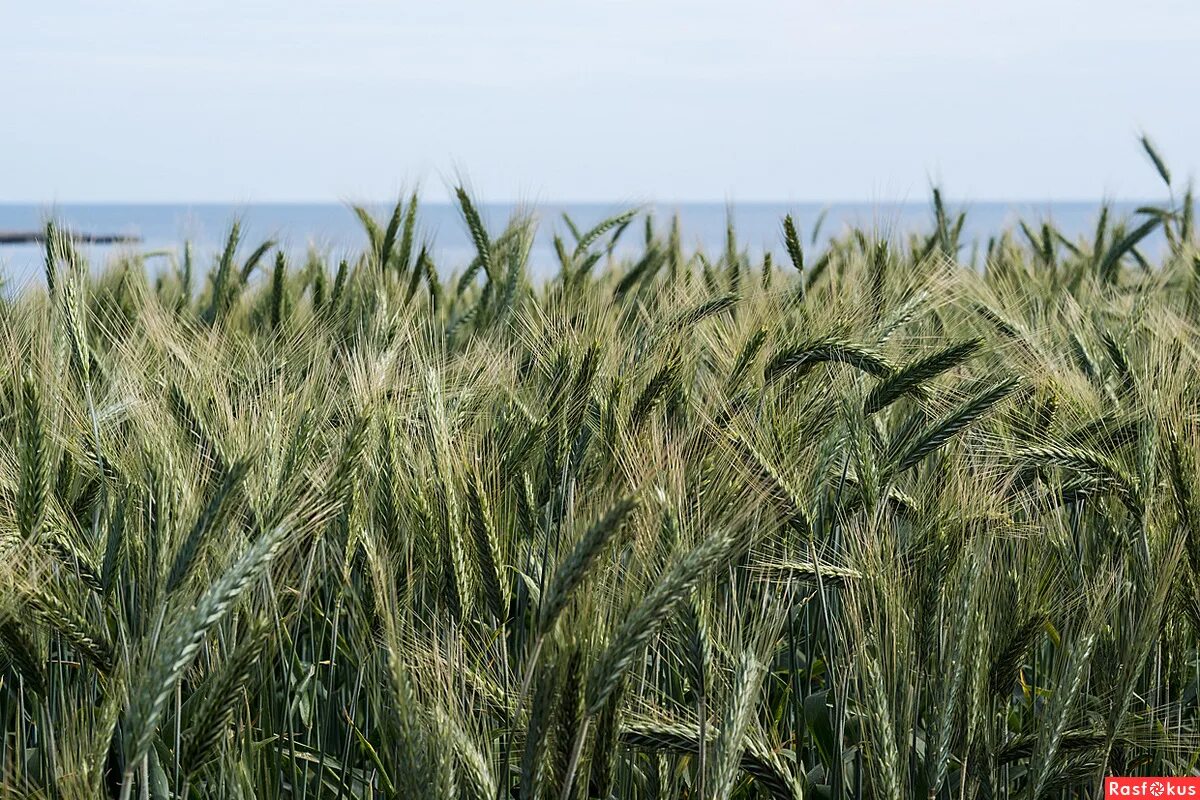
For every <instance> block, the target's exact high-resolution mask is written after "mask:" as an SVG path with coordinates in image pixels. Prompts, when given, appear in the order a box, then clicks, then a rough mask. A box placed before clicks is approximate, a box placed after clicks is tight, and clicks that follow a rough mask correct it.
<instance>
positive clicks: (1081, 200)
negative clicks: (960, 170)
mask: <svg viewBox="0 0 1200 800" xmlns="http://www.w3.org/2000/svg"><path fill="white" fill-rule="evenodd" d="M473 199H474V198H473ZM932 199H933V198H932V195H930V196H928V197H923V198H921V199H915V200H904V199H879V198H876V199H871V200H866V199H849V198H838V199H833V200H828V199H826V200H818V199H811V198H804V199H754V200H730V199H725V200H717V199H670V200H643V201H631V200H617V199H611V200H595V199H592V200H538V201H530V200H512V199H505V200H483V199H477V200H475V202H476V203H477V204H479V205H485V206H529V207H531V208H537V207H541V206H606V207H621V208H638V207H641V206H727V207H732V208H737V207H739V206H789V205H792V206H830V207H832V206H849V205H855V206H912V205H929V204H931V203H932ZM1170 199H1171V197H1170V195H1168V196H1166V197H1099V198H1095V197H1091V198H1089V197H1033V198H1029V197H1017V198H996V197H975V198H972V197H954V196H945V195H943V201H944V202H945V203H947V204H958V205H962V204H966V205H972V204H977V205H978V204H983V205H1040V204H1049V205H1097V206H1099V205H1103V204H1119V205H1134V204H1146V203H1159V202H1162V201H1164V200H1170ZM418 201H419V203H420V205H425V206H457V205H458V203H457V202H455V201H454V200H453V199H451V198H446V199H443V200H423V199H421V198H420V196H419V195H418ZM395 202H396V201H395V200H335V199H328V198H327V199H320V200H0V207H14V206H21V207H29V206H37V207H42V208H54V207H55V206H226V207H228V206H234V207H237V206H246V207H253V206H342V207H350V206H351V205H368V206H391V205H394V204H395Z"/></svg>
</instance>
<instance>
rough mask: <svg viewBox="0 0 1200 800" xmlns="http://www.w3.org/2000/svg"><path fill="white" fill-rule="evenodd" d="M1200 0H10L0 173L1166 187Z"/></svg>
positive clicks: (851, 193) (1101, 191)
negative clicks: (1155, 166)
mask: <svg viewBox="0 0 1200 800" xmlns="http://www.w3.org/2000/svg"><path fill="white" fill-rule="evenodd" d="M1198 44H1200V3H1197V2H1195V0H1187V1H1186V2H1184V1H1180V2H1171V1H1168V0H1145V1H1144V2H1138V3H1131V2H1113V1H1112V0H1086V1H1084V0H1078V1H1074V0H1073V1H1071V2H1064V1H1056V0H1040V1H1038V0H1004V2H1000V1H999V0H987V1H986V2H983V1H982V0H978V1H969V0H956V1H955V2H950V1H949V0H946V1H943V2H933V1H932V0H929V1H926V0H859V1H855V0H824V1H823V2H819V3H812V2H783V1H782V0H773V1H772V2H766V1H764V0H737V1H736V2H734V1H733V0H730V1H729V2H719V3H718V2H708V1H707V0H688V1H687V2H683V1H682V0H681V1H679V2H676V1H675V0H669V1H667V0H640V2H639V1H637V0H630V1H629V2H623V1H614V2H596V1H593V2H587V3H580V2H573V1H572V0H545V1H543V0H490V1H489V2H474V1H472V2H428V1H427V2H421V3H412V2H401V0H379V1H375V0H341V2H306V1H305V0H290V1H289V2H283V1H282V0H280V1H279V2H274V1H272V2H253V0H251V1H249V2H236V3H235V2H176V1H175V0H155V1H154V2H141V1H134V0H125V1H124V2H119V3H101V2H95V0H66V1H64V2H34V1H33V0H12V2H8V1H7V0H5V2H3V4H2V5H0V201H27V202H51V201H57V202H68V201H88V202H91V201H232V202H248V201H270V200H289V201H305V200H333V201H336V200H344V199H347V198H358V199H375V198H378V199H383V198H386V197H388V196H391V195H393V194H394V192H395V191H396V190H397V189H398V188H400V187H401V186H405V185H412V184H413V183H414V182H417V181H419V182H420V183H421V185H422V186H423V187H424V189H425V190H426V191H425V194H426V195H427V196H428V197H429V199H431V200H437V199H441V198H442V197H444V192H445V186H446V185H447V184H448V183H449V182H450V181H452V180H453V179H454V177H455V175H457V174H460V173H461V174H464V175H466V176H468V177H469V178H470V182H471V184H472V185H473V187H474V188H475V190H476V191H477V192H478V193H479V194H480V195H481V196H483V197H484V198H486V199H488V200H508V199H525V200H601V201H621V200H659V201H677V200H718V201H719V200H734V201H738V202H750V201H754V200H784V201H788V200H791V201H799V200H818V201H835V200H867V201H882V200H890V199H923V198H924V197H925V196H926V194H927V187H928V184H929V181H930V179H931V178H934V179H940V180H941V182H942V183H943V184H944V185H945V187H946V189H947V191H948V193H949V194H951V195H953V196H955V197H970V198H974V199H1018V198H1026V199H1038V200H1041V199H1097V198H1099V197H1101V196H1102V195H1103V196H1108V197H1148V196H1156V195H1158V194H1160V191H1159V186H1158V183H1157V178H1156V177H1155V175H1154V173H1153V170H1152V169H1150V168H1149V167H1148V166H1147V162H1146V160H1145V158H1144V156H1143V154H1142V153H1141V151H1140V149H1139V148H1138V147H1137V145H1136V136H1137V134H1138V132H1139V131H1140V130H1142V129H1146V130H1147V131H1149V132H1150V133H1151V134H1152V135H1153V137H1154V138H1155V139H1156V140H1157V141H1158V143H1159V145H1160V148H1161V149H1162V150H1163V151H1164V153H1165V154H1166V156H1167V157H1168V160H1169V162H1170V164H1171V165H1172V168H1173V170H1174V172H1175V173H1176V174H1177V175H1178V176H1180V177H1182V178H1186V177H1187V176H1188V175H1189V174H1191V173H1192V172H1194V171H1195V169H1196V167H1197V166H1198V165H1200V102H1198V98H1197V92H1196V88H1197V77H1198V75H1200V47H1198V46H1197V45H1198Z"/></svg>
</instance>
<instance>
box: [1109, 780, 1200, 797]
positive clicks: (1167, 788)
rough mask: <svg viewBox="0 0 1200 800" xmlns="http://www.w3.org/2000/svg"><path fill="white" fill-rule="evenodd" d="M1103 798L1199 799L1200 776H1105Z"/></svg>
mask: <svg viewBox="0 0 1200 800" xmlns="http://www.w3.org/2000/svg"><path fill="white" fill-rule="evenodd" d="M1104 797H1105V800H1111V799H1112V798H1115V797H1147V798H1151V800H1158V798H1168V797H1195V798H1198V799H1200V778H1105V779H1104Z"/></svg>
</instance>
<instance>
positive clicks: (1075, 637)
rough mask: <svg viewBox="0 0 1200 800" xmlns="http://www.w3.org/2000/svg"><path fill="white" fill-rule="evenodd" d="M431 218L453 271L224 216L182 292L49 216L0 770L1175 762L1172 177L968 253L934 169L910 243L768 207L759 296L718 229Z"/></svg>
mask: <svg viewBox="0 0 1200 800" xmlns="http://www.w3.org/2000/svg"><path fill="white" fill-rule="evenodd" d="M1146 149H1147V153H1148V154H1150V155H1151V158H1152V160H1153V161H1154V163H1155V165H1156V167H1157V169H1158V170H1159V172H1160V173H1161V175H1162V177H1163V179H1164V181H1168V179H1169V172H1168V171H1167V170H1166V168H1165V166H1164V162H1163V161H1162V159H1161V157H1160V156H1159V155H1158V153H1157V151H1155V150H1154V149H1153V148H1152V147H1151V146H1150V145H1149V144H1148V143H1146ZM458 201H459V206H460V208H461V210H462V215H463V221H464V225H465V227H466V229H467V230H468V231H469V233H470V235H471V238H472V241H473V242H474V244H475V250H476V252H475V254H474V257H473V259H472V261H471V263H470V264H464V265H454V266H457V267H459V268H460V269H459V271H457V272H451V271H450V270H449V269H444V268H441V267H439V265H435V264H434V263H433V261H432V259H431V255H430V254H431V253H433V252H435V250H433V249H432V248H431V247H430V246H429V245H428V244H427V243H426V242H423V241H422V240H421V237H422V235H423V234H422V233H421V231H422V228H421V226H420V220H419V215H418V203H417V197H416V196H415V195H412V196H410V197H408V198H407V199H403V200H402V201H400V202H397V203H396V205H395V206H394V207H391V208H389V209H388V214H387V217H386V218H381V219H379V220H376V219H375V218H374V217H373V216H372V215H371V214H370V213H368V212H367V211H366V210H365V209H361V208H360V209H355V211H356V213H357V214H358V216H359V218H360V220H361V221H362V224H363V227H364V230H365V235H366V243H365V246H364V251H363V253H362V254H360V255H357V256H352V257H348V258H346V259H345V260H344V261H341V262H340V263H338V262H329V261H327V260H326V259H325V258H324V257H323V256H321V255H319V254H312V255H310V257H309V258H308V260H307V261H301V262H299V263H295V264H291V263H289V259H288V258H287V257H285V255H284V254H283V253H281V252H276V253H274V254H272V253H271V250H272V248H273V246H274V245H273V244H272V243H271V242H266V243H264V244H263V245H262V246H260V247H258V248H257V249H255V250H253V251H252V252H251V253H250V255H248V256H247V257H245V258H244V259H243V258H240V257H239V255H238V248H239V244H240V239H241V235H240V229H239V227H238V226H237V225H234V226H233V227H232V229H231V231H230V235H229V237H228V240H227V241H226V243H225V245H224V247H223V248H222V250H221V252H220V253H218V254H217V255H216V257H215V258H214V260H213V268H212V271H211V272H210V274H209V277H208V280H207V282H204V283H203V285H201V283H202V280H201V279H202V277H203V271H202V268H201V267H199V266H197V267H196V269H197V270H201V271H197V272H196V275H195V280H196V283H197V286H196V287H193V286H192V282H193V279H194V278H193V264H192V262H193V258H194V256H193V255H192V254H191V251H190V249H189V250H187V251H186V257H185V259H184V264H183V266H182V267H181V268H172V269H167V270H164V271H163V272H162V273H161V274H155V275H153V276H145V275H144V274H143V273H142V267H141V262H140V261H133V260H131V261H120V260H118V261H117V262H115V263H113V264H110V265H108V266H107V267H105V268H104V269H100V270H94V271H93V270H89V269H88V268H87V265H86V264H85V263H84V262H83V259H82V257H81V254H80V253H77V252H74V251H73V250H72V249H71V247H70V239H69V237H68V236H67V235H66V234H64V233H63V232H62V231H61V230H60V229H59V228H58V227H57V226H54V225H50V226H49V227H48V241H47V285H46V287H44V288H40V287H29V288H26V289H25V290H23V291H22V292H21V293H19V294H16V295H13V296H12V297H11V298H9V299H8V300H7V302H6V304H5V307H4V313H3V315H0V347H3V348H4V357H3V359H2V360H0V400H2V402H0V435H2V436H3V437H4V443H5V445H6V447H5V448H3V452H2V453H0V549H2V550H3V553H2V554H0V728H2V732H3V739H2V742H3V744H2V745H0V797H62V798H76V797H78V798H84V797H87V798H96V797H116V798H120V797H122V796H123V797H125V798H133V797H164V798H165V797H177V798H188V800H197V799H198V798H214V800H215V799H217V798H221V799H223V798H227V797H271V798H276V797H283V798H297V799H299V798H304V800H319V799H321V798H327V799H328V800H333V798H410V797H436V798H459V797H467V798H478V799H479V800H499V799H500V798H505V799H507V798H512V797H519V798H539V799H540V798H564V800H576V799H582V798H604V800H608V799H609V798H622V799H624V798H631V799H632V800H637V799H638V798H643V799H647V798H667V799H668V800H717V799H718V798H734V799H735V800H752V799H753V798H768V797H769V798H773V799H774V800H784V798H796V799H798V798H802V797H816V798H829V800H834V799H835V798H836V800H850V798H855V799H856V800H857V799H858V798H864V797H865V798H882V797H896V798H936V799H937V800H943V798H948V797H959V796H964V797H1022V798H1026V797H1028V798H1035V799H1036V798H1042V797H1055V798H1066V797H1082V796H1091V795H1093V794H1094V793H1095V791H1096V789H1097V786H1098V782H1099V780H1100V778H1101V776H1103V775H1105V774H1146V775H1154V774H1159V775H1161V774H1189V773H1191V772H1194V771H1195V769H1196V764H1197V763H1200V744H1198V742H1200V716H1198V713H1200V712H1198V710H1197V709H1198V704H1197V703H1196V698H1197V696H1198V695H1200V684H1198V680H1200V675H1198V673H1197V665H1198V663H1200V649H1198V646H1197V641H1198V640H1200V510H1198V509H1197V488H1196V464H1197V463H1198V460H1200V459H1198V456H1200V425H1198V424H1197V420H1200V373H1198V368H1197V362H1196V359H1195V354H1196V353H1197V352H1200V271H1198V270H1197V266H1196V265H1197V263H1200V262H1198V261H1197V258H1198V256H1197V253H1198V251H1197V249H1196V243H1195V241H1194V240H1193V237H1194V232H1193V222H1192V221H1191V215H1192V213H1193V212H1192V210H1191V204H1192V200H1191V194H1190V191H1189V192H1188V193H1187V194H1186V195H1183V196H1182V197H1181V199H1180V201H1179V202H1180V205H1179V206H1178V207H1176V206H1175V205H1168V206H1165V207H1162V208H1157V207H1156V208H1148V209H1143V210H1142V211H1141V212H1139V213H1138V214H1137V215H1136V216H1135V217H1134V218H1133V219H1118V218H1117V216H1116V214H1115V212H1114V211H1113V210H1112V209H1109V208H1107V207H1105V208H1102V209H1100V211H1099V221H1098V224H1097V226H1096V229H1095V235H1094V237H1093V238H1092V240H1091V241H1087V240H1086V237H1084V238H1081V239H1080V240H1079V241H1074V242H1067V241H1065V240H1064V238H1063V236H1062V235H1061V232H1059V231H1057V230H1056V229H1055V228H1054V227H1053V226H1052V225H1050V224H1049V223H1047V222H1043V221H1037V222H1030V223H1029V224H1027V225H1025V226H1024V227H1023V228H1021V227H1018V228H1017V229H1016V230H1015V232H1014V231H1007V232H997V235H996V236H995V237H993V240H992V243H991V245H990V246H989V248H988V254H987V259H986V262H985V263H983V264H981V265H980V267H979V268H978V269H976V268H975V267H973V266H971V265H968V264H959V263H957V262H956V259H958V258H960V257H962V254H963V253H965V252H968V251H969V243H964V242H963V241H962V240H961V236H962V231H963V214H962V213H961V212H956V211H954V210H953V209H951V208H949V207H948V206H947V204H946V202H945V201H944V199H943V198H942V196H941V193H940V192H937V193H936V194H935V197H934V202H933V210H932V220H931V225H930V227H929V229H928V231H926V232H923V233H916V234H914V235H913V236H911V237H909V238H906V239H904V240H880V239H879V238H878V237H877V236H875V235H873V234H871V233H870V232H868V231H865V230H860V231H855V230H851V231H848V232H845V233H844V234H839V235H838V236H836V237H834V238H833V239H832V240H831V241H829V242H827V243H825V244H822V245H818V244H817V242H818V241H819V239H818V237H816V236H815V235H814V236H813V237H812V243H811V244H809V245H808V250H809V252H808V253H805V252H804V251H803V249H802V246H801V242H802V240H803V241H805V243H806V244H807V242H808V237H807V236H806V235H805V236H802V232H801V231H800V230H799V229H798V228H797V225H796V224H795V222H794V221H793V220H791V219H786V220H784V221H783V224H782V233H781V236H780V241H779V242H778V243H776V248H775V249H776V250H777V253H778V254H780V255H782V254H786V257H788V258H789V259H790V261H791V263H792V265H793V266H794V268H795V269H794V270H793V269H788V270H777V269H772V267H771V263H772V259H766V258H765V259H763V269H764V272H763V274H762V276H761V279H759V278H760V276H759V275H758V273H757V270H758V264H759V262H758V261H753V262H752V261H751V259H750V257H749V255H748V253H747V252H746V251H745V250H744V249H741V248H740V247H739V244H738V238H737V236H736V232H735V231H734V230H733V229H732V226H731V227H730V229H729V230H728V231H727V235H726V243H725V246H724V248H723V250H722V252H721V253H719V254H715V255H713V256H712V257H709V255H707V254H704V253H698V252H689V251H686V250H685V249H684V247H683V245H682V242H683V241H684V240H685V239H684V236H683V234H682V233H681V231H680V229H679V224H678V221H677V220H675V221H673V222H672V224H671V225H670V226H669V227H667V226H660V227H658V228H656V227H655V224H654V221H653V220H649V219H648V218H646V217H645V215H643V214H642V212H640V211H629V212H625V213H621V214H616V215H614V216H612V217H610V218H608V219H605V220H602V221H600V222H599V223H598V224H596V225H594V226H592V227H590V228H589V227H587V226H586V225H577V224H576V223H575V222H574V221H571V220H567V221H566V223H567V228H568V229H569V230H568V231H567V233H566V237H573V238H571V239H570V240H571V242H572V243H571V244H567V243H566V242H565V241H563V240H562V239H560V240H559V241H558V242H557V253H558V255H557V264H556V265H543V264H532V263H530V259H531V255H530V253H531V252H533V250H532V248H531V246H530V244H531V242H532V240H533V237H534V235H535V232H534V221H533V220H532V219H531V218H530V217H528V216H517V217H514V218H513V219H512V220H510V221H509V222H508V224H507V225H506V226H505V227H504V228H503V229H500V228H494V229H489V228H488V227H487V226H486V225H485V224H484V220H483V217H482V216H481V214H480V212H479V207H478V206H477V205H476V204H475V203H474V202H473V201H472V199H471V198H470V197H469V196H468V195H467V194H466V192H465V191H461V190H460V191H459V192H458ZM1174 202H1175V201H1174V200H1172V201H1171V203H1172V204H1174ZM820 222H821V221H820V220H817V224H816V225H815V226H814V231H813V233H814V234H815V233H816V229H818V228H819V227H820ZM627 228H630V229H631V230H634V231H642V230H643V229H644V236H643V235H640V234H639V235H638V236H637V237H636V238H638V239H639V241H640V242H641V250H640V252H633V253H632V254H631V255H629V256H628V257H625V256H622V255H619V254H618V251H616V250H614V249H613V245H614V243H615V241H616V239H617V237H619V236H620V235H622V233H623V232H624V231H625V230H626V229H627ZM805 233H806V232H805ZM1151 237H1154V238H1151ZM1159 238H1161V239H1164V240H1165V246H1164V247H1162V248H1161V252H1159V253H1155V251H1154V250H1153V248H1152V247H1151V245H1149V244H1148V243H1150V242H1155V241H1157V240H1158V239H1159ZM1151 254H1154V255H1155V257H1153V258H1151ZM122 258H125V257H122ZM268 258H270V259H271V260H270V261H267V260H266V259H268ZM264 265H266V266H267V267H268V269H262V270H260V268H261V267H263V266H264ZM446 266H450V265H446ZM555 266H556V267H557V268H558V270H559V271H558V272H557V273H555V274H546V272H545V271H544V270H545V269H547V268H551V267H555ZM257 271H262V272H263V273H264V274H262V275H261V276H260V277H259V278H258V279H256V278H255V273H256V272H257ZM267 272H269V275H268V274H266V273H267Z"/></svg>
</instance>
